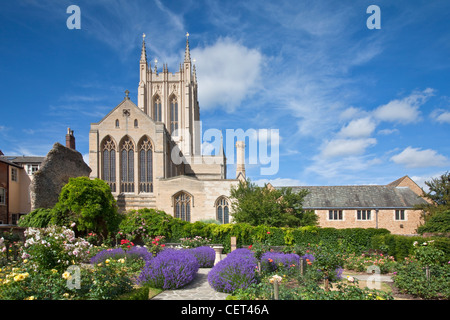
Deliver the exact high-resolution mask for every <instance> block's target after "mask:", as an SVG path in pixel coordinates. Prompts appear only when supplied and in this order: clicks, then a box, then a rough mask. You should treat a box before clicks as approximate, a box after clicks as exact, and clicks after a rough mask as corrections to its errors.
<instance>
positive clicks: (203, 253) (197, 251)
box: [189, 246, 216, 268]
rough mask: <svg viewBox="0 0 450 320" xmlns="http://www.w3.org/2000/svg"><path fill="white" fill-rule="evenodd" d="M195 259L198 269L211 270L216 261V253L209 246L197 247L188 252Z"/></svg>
mask: <svg viewBox="0 0 450 320" xmlns="http://www.w3.org/2000/svg"><path fill="white" fill-rule="evenodd" d="M189 251H190V252H191V253H192V254H193V255H194V256H195V257H196V258H197V261H198V264H199V267H200V268H212V267H213V266H214V261H215V259H216V252H215V251H214V249H213V248H211V247H209V246H202V247H197V248H193V249H190V250H189Z"/></svg>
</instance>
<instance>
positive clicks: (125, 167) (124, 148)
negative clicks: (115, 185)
mask: <svg viewBox="0 0 450 320" xmlns="http://www.w3.org/2000/svg"><path fill="white" fill-rule="evenodd" d="M120 163H121V166H120V192H134V144H133V142H132V141H131V140H130V138H128V137H127V138H125V139H124V140H123V142H122V144H121V147H120Z"/></svg>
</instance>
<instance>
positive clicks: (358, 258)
mask: <svg viewBox="0 0 450 320" xmlns="http://www.w3.org/2000/svg"><path fill="white" fill-rule="evenodd" d="M343 259H344V267H345V268H346V269H349V270H355V271H358V272H366V271H367V268H369V267H371V266H377V267H379V268H380V273H390V272H393V271H394V270H395V269H396V267H397V262H396V261H395V259H394V257H393V256H388V255H385V254H382V253H380V254H364V253H363V254H355V253H350V254H345V255H344V256H343Z"/></svg>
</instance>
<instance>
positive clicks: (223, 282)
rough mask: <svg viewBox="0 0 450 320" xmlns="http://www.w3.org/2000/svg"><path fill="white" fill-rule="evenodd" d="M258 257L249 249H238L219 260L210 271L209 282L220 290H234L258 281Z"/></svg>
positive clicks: (228, 291)
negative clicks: (256, 272) (256, 273)
mask: <svg viewBox="0 0 450 320" xmlns="http://www.w3.org/2000/svg"><path fill="white" fill-rule="evenodd" d="M256 267H257V259H256V258H255V257H254V256H253V253H252V252H251V251H250V250H248V249H237V250H234V251H232V252H231V253H230V254H228V256H227V257H226V258H225V259H224V260H221V261H219V262H218V263H217V264H216V265H215V266H214V267H213V268H212V269H211V271H210V272H209V273H208V282H209V284H210V286H211V287H212V288H214V289H215V290H216V291H219V292H227V293H230V292H233V291H235V290H237V289H240V288H247V287H248V286H249V285H250V284H252V283H256V281H257V280H256V276H255V270H256Z"/></svg>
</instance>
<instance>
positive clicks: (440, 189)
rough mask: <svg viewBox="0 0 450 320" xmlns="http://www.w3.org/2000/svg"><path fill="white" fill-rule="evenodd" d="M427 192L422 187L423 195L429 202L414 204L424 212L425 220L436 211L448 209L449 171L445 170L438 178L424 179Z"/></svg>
mask: <svg viewBox="0 0 450 320" xmlns="http://www.w3.org/2000/svg"><path fill="white" fill-rule="evenodd" d="M425 184H426V185H427V186H428V189H429V190H428V192H425V191H424V190H423V189H422V192H423V195H422V196H423V197H424V198H428V199H430V200H432V203H430V204H424V205H416V206H415V209H418V210H422V211H423V212H424V218H425V222H426V221H428V219H429V218H430V217H432V216H433V215H434V214H436V213H438V212H443V211H446V210H449V209H450V173H449V172H446V173H444V174H443V175H441V176H440V177H438V178H433V179H431V180H430V181H425Z"/></svg>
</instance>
